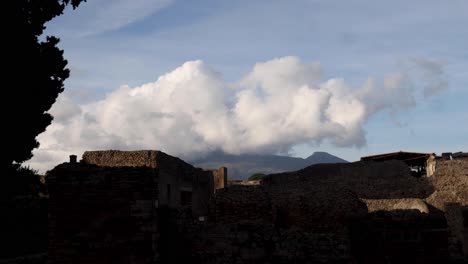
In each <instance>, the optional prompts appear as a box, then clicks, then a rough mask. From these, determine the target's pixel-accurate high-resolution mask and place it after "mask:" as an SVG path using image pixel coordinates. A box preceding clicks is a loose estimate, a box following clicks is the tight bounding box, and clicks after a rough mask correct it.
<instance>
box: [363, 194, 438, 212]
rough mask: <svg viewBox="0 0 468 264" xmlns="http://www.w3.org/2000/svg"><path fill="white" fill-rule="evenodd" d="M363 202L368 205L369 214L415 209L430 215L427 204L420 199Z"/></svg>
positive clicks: (365, 200)
mask: <svg viewBox="0 0 468 264" xmlns="http://www.w3.org/2000/svg"><path fill="white" fill-rule="evenodd" d="M362 200H363V201H364V202H365V203H366V205H367V209H368V210H369V212H375V211H393V210H411V209H415V210H418V211H419V212H421V213H426V214H428V213H429V207H428V206H427V204H426V203H425V202H424V201H423V200H422V199H418V198H403V199H375V200H374V199H362Z"/></svg>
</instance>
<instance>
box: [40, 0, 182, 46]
mask: <svg viewBox="0 0 468 264" xmlns="http://www.w3.org/2000/svg"><path fill="white" fill-rule="evenodd" d="M172 2H173V0H132V1H129V0H92V1H87V2H85V3H83V4H82V5H80V7H79V8H77V9H76V10H74V11H71V10H68V12H65V14H64V15H63V16H60V17H58V18H56V19H55V20H53V23H51V24H50V28H49V29H48V30H49V31H50V32H54V33H56V34H59V35H61V36H63V35H69V36H73V37H83V36H90V35H97V34H100V33H103V32H108V31H112V30H117V29H120V28H122V27H125V26H127V25H129V24H132V23H134V22H137V21H139V20H142V19H144V18H146V17H148V16H149V15H152V14H154V13H155V12H157V11H158V10H160V9H162V8H164V7H166V6H168V5H169V4H171V3H172Z"/></svg>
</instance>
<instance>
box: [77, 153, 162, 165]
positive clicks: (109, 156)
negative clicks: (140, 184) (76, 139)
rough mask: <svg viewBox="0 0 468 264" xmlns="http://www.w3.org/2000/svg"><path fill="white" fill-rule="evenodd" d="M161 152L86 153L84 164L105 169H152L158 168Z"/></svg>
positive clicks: (83, 158) (83, 159) (83, 157)
mask: <svg viewBox="0 0 468 264" xmlns="http://www.w3.org/2000/svg"><path fill="white" fill-rule="evenodd" d="M159 155H164V153H162V152H160V151H153V150H138V151H120V150H105V151H85V153H84V154H83V156H82V162H83V163H87V164H94V165H97V166H103V167H151V168H155V167H156V166H157V162H156V161H157V159H158V158H159Z"/></svg>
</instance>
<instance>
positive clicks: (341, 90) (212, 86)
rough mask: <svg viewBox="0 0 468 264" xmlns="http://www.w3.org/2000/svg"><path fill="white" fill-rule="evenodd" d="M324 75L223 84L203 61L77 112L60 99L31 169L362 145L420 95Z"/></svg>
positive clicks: (276, 71)
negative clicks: (380, 120) (127, 155)
mask: <svg viewBox="0 0 468 264" xmlns="http://www.w3.org/2000/svg"><path fill="white" fill-rule="evenodd" d="M321 72H322V69H321V67H320V64H318V63H311V64H308V63H303V62H301V61H300V60H299V59H298V58H297V57H283V58H279V59H273V60H270V61H267V62H263V63H257V64H256V65H255V66H254V67H253V69H252V70H251V71H250V72H249V73H248V74H246V76H244V77H243V78H241V80H239V81H237V82H235V83H228V82H226V81H225V80H224V79H223V77H222V76H221V75H220V74H219V73H217V72H216V71H215V70H213V69H211V68H210V67H209V66H207V65H206V64H205V63H204V62H202V61H189V62H186V63H184V64H183V65H182V66H180V67H178V68H177V69H175V70H173V71H172V72H169V73H167V74H165V75H163V76H161V77H159V78H158V79H157V80H156V81H155V82H151V83H147V84H144V85H141V86H138V87H133V88H131V87H128V86H122V87H120V88H119V89H117V90H115V91H113V92H111V93H110V94H108V95H107V96H106V97H105V98H104V99H103V100H101V101H97V102H92V103H87V104H82V105H78V104H75V103H74V102H73V101H72V100H71V99H69V98H67V96H66V95H61V97H60V98H59V100H58V101H57V103H56V104H54V106H53V107H52V109H51V110H50V113H51V114H52V115H54V116H55V120H54V122H53V123H52V124H51V125H50V126H49V127H48V128H47V130H46V132H44V133H43V134H41V135H39V136H38V140H39V141H40V143H41V146H40V148H39V149H36V150H35V151H34V157H33V159H32V160H31V161H29V165H31V166H32V167H33V168H36V169H39V170H40V171H42V172H44V171H45V170H47V169H51V168H52V167H53V166H55V165H57V164H58V163H61V162H63V161H66V159H67V157H68V155H70V154H78V155H81V154H82V152H83V151H84V150H94V149H159V150H162V151H165V152H167V153H169V154H171V155H176V156H180V157H182V158H193V157H195V156H199V155H203V154H205V153H207V152H210V151H213V150H222V151H225V152H227V153H235V154H239V153H278V152H287V151H289V150H291V148H292V147H293V146H295V145H297V144H302V143H320V142H322V141H324V140H327V141H329V142H331V143H332V144H334V145H336V146H339V147H361V146H363V145H365V144H366V139H365V132H364V127H363V126H364V124H365V122H366V121H367V119H368V118H369V116H371V115H372V114H374V113H376V112H378V111H382V110H386V109H388V110H390V111H398V110H399V109H402V108H409V107H412V106H414V105H415V102H416V100H415V96H417V87H414V86H413V85H412V82H411V81H410V78H409V77H408V76H407V75H405V74H404V73H398V74H393V75H389V76H388V77H386V78H385V79H384V80H383V82H382V84H381V85H377V84H376V83H377V82H376V81H374V80H373V79H371V78H370V79H369V80H368V81H367V82H366V83H365V84H364V85H363V86H362V87H358V88H352V87H350V86H349V85H348V84H347V83H346V82H345V81H344V80H343V79H329V80H322V76H321V75H322V74H321ZM421 89H422V88H421ZM421 93H424V94H426V93H425V91H422V92H421Z"/></svg>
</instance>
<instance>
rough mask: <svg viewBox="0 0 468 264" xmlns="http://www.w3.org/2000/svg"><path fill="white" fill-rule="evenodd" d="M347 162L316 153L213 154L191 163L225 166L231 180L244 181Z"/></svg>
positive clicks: (198, 165) (323, 153) (205, 167)
mask: <svg viewBox="0 0 468 264" xmlns="http://www.w3.org/2000/svg"><path fill="white" fill-rule="evenodd" d="M346 162H348V161H346V160H344V159H341V158H339V157H336V156H333V155H331V154H329V153H327V152H314V153H313V154H312V155H310V156H309V157H307V158H305V159H303V158H294V157H288V156H279V155H255V154H242V155H231V154H225V153H223V152H213V153H211V154H209V155H208V156H206V157H204V158H201V159H196V160H191V161H189V163H191V164H193V165H194V166H196V167H200V168H204V169H209V168H218V167H221V166H225V167H227V168H228V177H229V179H243V180H245V179H247V178H248V177H249V176H250V175H252V174H254V173H265V174H270V173H279V172H285V171H295V170H299V169H302V168H305V167H307V166H310V165H313V164H317V163H346Z"/></svg>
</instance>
